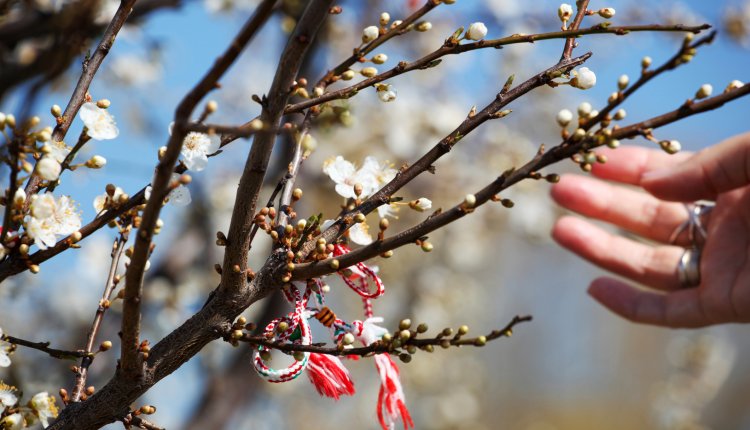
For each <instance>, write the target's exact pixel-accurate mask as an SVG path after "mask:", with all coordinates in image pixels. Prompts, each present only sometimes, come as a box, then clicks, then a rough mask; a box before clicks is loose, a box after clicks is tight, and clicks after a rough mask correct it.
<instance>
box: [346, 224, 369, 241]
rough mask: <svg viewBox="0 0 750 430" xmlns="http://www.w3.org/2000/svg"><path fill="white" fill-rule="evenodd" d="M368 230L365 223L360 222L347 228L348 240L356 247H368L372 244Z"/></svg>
mask: <svg viewBox="0 0 750 430" xmlns="http://www.w3.org/2000/svg"><path fill="white" fill-rule="evenodd" d="M369 230H370V228H369V227H368V225H367V223H364V222H361V223H357V224H354V225H353V226H351V227H349V230H348V231H349V240H351V241H352V242H354V243H356V244H357V245H369V244H371V243H372V236H371V235H370V231H369Z"/></svg>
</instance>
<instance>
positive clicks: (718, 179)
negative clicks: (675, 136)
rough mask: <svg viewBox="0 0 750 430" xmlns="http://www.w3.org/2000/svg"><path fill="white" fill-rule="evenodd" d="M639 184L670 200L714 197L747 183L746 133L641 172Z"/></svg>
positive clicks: (749, 139)
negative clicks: (678, 160)
mask: <svg viewBox="0 0 750 430" xmlns="http://www.w3.org/2000/svg"><path fill="white" fill-rule="evenodd" d="M640 183H641V186H642V187H643V188H645V189H646V190H647V191H648V192H650V193H651V194H653V195H654V196H656V197H658V198H661V199H664V200H673V201H682V202H687V201H693V200H700V199H710V200H714V199H716V197H717V196H718V195H719V194H720V193H723V192H726V191H731V190H733V189H735V188H739V187H742V186H745V185H748V184H750V133H745V134H741V135H738V136H734V137H731V138H729V139H727V140H725V141H723V142H721V143H719V144H718V145H714V146H712V147H709V148H706V149H704V150H702V151H700V152H698V153H697V154H695V155H694V156H692V157H690V158H688V159H687V160H685V161H684V162H683V163H680V164H677V165H675V166H672V167H669V168H664V169H658V170H652V171H649V172H645V173H644V174H643V175H642V176H641V181H640Z"/></svg>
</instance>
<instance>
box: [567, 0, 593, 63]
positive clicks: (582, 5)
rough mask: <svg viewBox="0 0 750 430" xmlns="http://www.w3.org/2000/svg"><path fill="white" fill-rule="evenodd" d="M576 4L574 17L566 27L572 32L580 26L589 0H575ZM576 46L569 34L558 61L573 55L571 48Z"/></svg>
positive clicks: (574, 40) (573, 38)
mask: <svg viewBox="0 0 750 430" xmlns="http://www.w3.org/2000/svg"><path fill="white" fill-rule="evenodd" d="M576 5H577V6H578V12H577V13H576V16H575V18H573V22H572V23H571V24H570V28H569V29H568V30H569V31H571V32H574V31H576V30H578V28H580V27H581V23H582V22H583V17H585V16H586V8H587V7H588V5H589V0H578V1H576ZM575 46H576V39H575V37H573V35H571V37H568V38H567V39H566V40H565V46H564V47H563V52H562V56H561V57H560V61H564V60H569V59H570V57H571V56H573V49H574V48H575Z"/></svg>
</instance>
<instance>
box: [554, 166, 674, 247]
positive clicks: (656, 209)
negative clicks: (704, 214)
mask: <svg viewBox="0 0 750 430" xmlns="http://www.w3.org/2000/svg"><path fill="white" fill-rule="evenodd" d="M551 195H552V198H553V199H554V200H555V201H556V202H557V203H558V204H559V205H561V206H563V207H564V208H566V209H569V210H572V211H574V212H577V213H579V214H581V215H584V216H586V217H590V218H595V219H598V220H601V221H606V222H608V223H611V224H614V225H616V226H618V227H621V228H623V229H625V230H628V231H630V232H633V233H636V234H638V235H640V236H643V237H645V238H648V239H651V240H655V241H659V242H663V243H667V242H668V241H669V240H670V238H671V236H672V233H674V232H675V231H676V229H677V228H679V226H680V225H681V224H682V223H684V222H685V220H686V219H687V218H688V214H687V211H686V210H685V207H684V206H683V205H682V204H680V203H671V202H670V203H666V202H663V201H661V200H659V199H657V198H655V197H653V196H651V195H650V194H647V193H644V192H640V191H635V190H633V189H629V188H625V187H621V186H614V185H610V184H609V183H607V182H604V181H600V180H597V179H593V178H590V177H587V176H583V175H563V176H562V177H561V178H560V182H558V183H557V184H555V185H554V186H553V187H552V189H551ZM683 236H685V235H682V236H679V238H680V242H678V243H676V244H687V237H683ZM683 242H684V243H683Z"/></svg>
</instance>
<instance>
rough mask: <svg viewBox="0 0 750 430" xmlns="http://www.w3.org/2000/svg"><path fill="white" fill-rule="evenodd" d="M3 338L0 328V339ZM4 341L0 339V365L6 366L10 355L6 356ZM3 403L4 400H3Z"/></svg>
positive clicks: (8, 363) (6, 350)
mask: <svg viewBox="0 0 750 430" xmlns="http://www.w3.org/2000/svg"><path fill="white" fill-rule="evenodd" d="M2 338H3V329H2V328H0V339H2ZM4 345H5V342H3V341H2V340H0V367H8V366H10V357H8V348H6V347H5V346H4ZM3 404H5V402H4V401H3Z"/></svg>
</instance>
